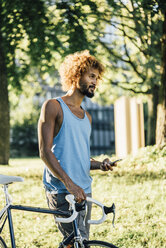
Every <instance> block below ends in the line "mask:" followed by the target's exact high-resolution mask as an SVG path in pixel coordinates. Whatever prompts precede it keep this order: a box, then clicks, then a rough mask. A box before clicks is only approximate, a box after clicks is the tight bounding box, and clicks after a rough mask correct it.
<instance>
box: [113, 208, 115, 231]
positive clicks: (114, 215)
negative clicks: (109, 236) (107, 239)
mask: <svg viewBox="0 0 166 248" xmlns="http://www.w3.org/2000/svg"><path fill="white" fill-rule="evenodd" d="M114 223H115V211H114V212H113V219H112V226H113V228H115V224H114Z"/></svg>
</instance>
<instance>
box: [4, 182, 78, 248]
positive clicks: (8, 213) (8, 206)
mask: <svg viewBox="0 0 166 248" xmlns="http://www.w3.org/2000/svg"><path fill="white" fill-rule="evenodd" d="M4 192H5V197H6V206H5V207H4V208H3V209H2V210H1V212H0V221H1V219H3V218H5V219H4V220H3V223H2V226H1V228H0V234H1V232H2V230H3V227H4V225H5V223H6V221H7V219H8V223H9V232H10V240H11V247H12V248H16V242H15V236H14V227H13V220H12V213H11V210H12V209H14V210H20V211H29V212H35V213H43V214H55V215H60V216H62V217H70V216H71V213H69V212H65V211H60V210H51V209H48V208H39V207H30V206H23V205H12V204H11V199H10V196H9V193H8V186H7V185H4ZM73 227H74V232H73V233H72V234H71V235H70V236H69V237H68V238H67V239H66V240H65V241H64V242H63V243H62V244H63V245H64V244H69V241H71V240H72V239H73V238H74V236H78V230H77V224H76V221H73Z"/></svg>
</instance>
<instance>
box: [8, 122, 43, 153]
mask: <svg viewBox="0 0 166 248" xmlns="http://www.w3.org/2000/svg"><path fill="white" fill-rule="evenodd" d="M38 154H39V153H38V140H37V125H36V122H35V124H34V123H31V122H30V121H29V120H24V123H23V124H19V123H17V124H15V125H14V126H13V127H12V129H11V141H10V157H34V156H38Z"/></svg>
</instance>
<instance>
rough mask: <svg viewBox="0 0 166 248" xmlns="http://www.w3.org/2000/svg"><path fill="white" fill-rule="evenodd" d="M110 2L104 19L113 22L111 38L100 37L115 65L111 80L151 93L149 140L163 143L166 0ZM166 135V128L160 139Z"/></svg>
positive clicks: (125, 87) (117, 84)
mask: <svg viewBox="0 0 166 248" xmlns="http://www.w3.org/2000/svg"><path fill="white" fill-rule="evenodd" d="M108 4H109V6H110V8H108V9H107V12H106V14H105V17H104V18H103V21H104V22H106V23H107V24H108V25H109V27H110V30H109V29H107V30H108V31H107V30H106V32H104V35H107V39H106V40H100V39H99V42H100V43H101V45H102V47H103V48H104V49H105V51H106V52H107V53H108V54H109V60H110V68H112V69H113V70H112V71H111V73H110V81H111V84H112V85H115V86H118V87H120V88H122V89H123V90H127V91H130V92H131V93H133V94H144V95H146V96H148V144H154V143H155V142H157V143H158V144H159V143H160V142H161V141H159V140H158V137H159V136H158V135H156V133H157V134H159V133H160V130H161V129H162V130H165V129H164V122H165V107H164V103H162V104H160V105H159V103H160V101H164V99H165V95H163V92H165V87H164V85H165V84H166V82H165V79H164V78H165V76H164V75H165V74H164V72H165V69H164V66H165V62H164V60H165V54H164V52H165V48H164V44H165V43H164V41H165V38H164V37H165V34H164V33H163V30H162V25H163V24H164V11H165V8H166V4H165V3H164V1H155V0H154V1H148V0H139V1H136V0H130V1H126V2H124V1H122V0H119V1H108ZM98 32H100V30H98ZM162 37H163V38H162ZM161 38H162V41H163V42H162V43H161ZM161 47H163V49H162V51H163V54H162V52H161ZM161 57H163V59H162V61H163V62H162V68H163V70H162V79H161ZM112 72H113V73H112ZM161 99H163V100H161ZM161 105H162V106H163V107H161ZM159 106H160V107H159ZM158 107H159V108H158ZM157 108H158V111H157ZM159 109H160V111H159ZM159 116H161V117H160V118H159ZM157 118H159V119H160V120H161V119H162V122H160V124H158V125H157V129H158V130H156V120H157ZM161 125H162V127H161ZM165 135H166V134H165V131H163V132H162V138H161V137H160V140H163V139H164V137H165ZM155 138H156V141H155Z"/></svg>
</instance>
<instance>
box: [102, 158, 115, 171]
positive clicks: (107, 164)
mask: <svg viewBox="0 0 166 248" xmlns="http://www.w3.org/2000/svg"><path fill="white" fill-rule="evenodd" d="M115 166H117V163H113V162H111V161H110V160H109V159H108V158H106V159H104V160H103V162H101V165H100V169H101V170H102V171H109V170H111V171H112V170H113V167H115Z"/></svg>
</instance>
